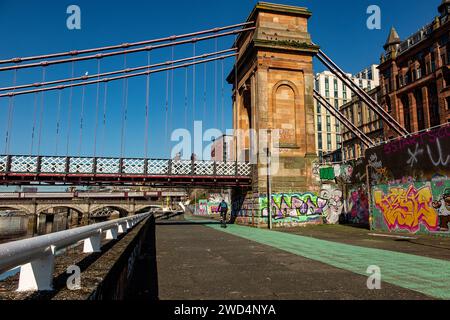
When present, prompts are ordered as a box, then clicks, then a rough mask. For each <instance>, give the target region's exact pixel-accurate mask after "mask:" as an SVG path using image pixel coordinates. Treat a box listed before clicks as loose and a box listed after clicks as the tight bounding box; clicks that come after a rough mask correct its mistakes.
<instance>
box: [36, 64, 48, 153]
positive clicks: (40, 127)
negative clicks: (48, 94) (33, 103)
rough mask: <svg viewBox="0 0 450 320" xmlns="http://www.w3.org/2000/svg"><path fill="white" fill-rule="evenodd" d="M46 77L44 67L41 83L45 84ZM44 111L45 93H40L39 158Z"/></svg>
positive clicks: (44, 68)
mask: <svg viewBox="0 0 450 320" xmlns="http://www.w3.org/2000/svg"><path fill="white" fill-rule="evenodd" d="M45 77H46V66H44V67H43V68H42V82H45ZM44 109H45V92H44V91H43V92H41V109H40V114H39V135H38V147H37V155H38V156H39V155H40V153H41V141H42V128H43V126H44V123H43V121H44Z"/></svg>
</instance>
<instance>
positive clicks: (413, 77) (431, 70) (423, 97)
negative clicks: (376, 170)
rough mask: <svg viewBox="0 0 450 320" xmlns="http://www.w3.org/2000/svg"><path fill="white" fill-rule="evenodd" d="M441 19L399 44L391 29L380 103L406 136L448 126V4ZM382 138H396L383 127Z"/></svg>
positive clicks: (446, 0)
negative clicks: (383, 136)
mask: <svg viewBox="0 0 450 320" xmlns="http://www.w3.org/2000/svg"><path fill="white" fill-rule="evenodd" d="M438 10H439V13H440V16H439V17H436V18H435V20H434V21H433V22H432V23H431V24H429V25H427V26H425V27H423V28H422V29H421V30H419V31H418V32H417V33H415V34H414V35H412V36H411V37H409V38H408V39H406V40H404V41H402V40H401V39H400V37H399V35H398V33H397V32H396V30H395V29H394V28H392V30H391V32H390V34H389V37H388V40H387V42H386V44H385V45H384V49H385V53H384V54H383V55H382V57H381V64H380V66H379V70H380V78H381V103H382V105H383V106H384V107H385V109H386V110H387V111H388V112H390V113H391V115H392V116H393V117H394V118H395V119H397V121H399V122H400V124H401V125H403V126H404V127H405V128H406V129H407V130H408V131H409V132H417V131H421V130H424V129H427V128H430V127H435V126H438V125H441V124H444V123H447V122H450V111H449V107H450V70H449V67H450V51H449V47H450V45H449V32H450V19H449V16H450V0H442V3H441V5H440V6H439V8H438ZM384 128H385V129H384V130H385V137H386V138H387V139H390V138H394V137H395V136H396V135H395V133H394V132H392V130H390V128H389V127H388V126H384Z"/></svg>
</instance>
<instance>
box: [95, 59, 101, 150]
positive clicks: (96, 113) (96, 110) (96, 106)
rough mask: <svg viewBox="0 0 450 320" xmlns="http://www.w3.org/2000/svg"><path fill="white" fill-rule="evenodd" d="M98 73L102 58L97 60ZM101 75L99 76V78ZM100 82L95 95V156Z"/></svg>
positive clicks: (98, 72)
mask: <svg viewBox="0 0 450 320" xmlns="http://www.w3.org/2000/svg"><path fill="white" fill-rule="evenodd" d="M97 74H100V60H97ZM99 79H100V77H99V76H98V77H97V80H99ZM99 99H100V82H98V83H97V90H96V97H95V128H94V158H95V157H96V156H97V132H98V114H99V108H100V100H99Z"/></svg>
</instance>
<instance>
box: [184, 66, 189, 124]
mask: <svg viewBox="0 0 450 320" xmlns="http://www.w3.org/2000/svg"><path fill="white" fill-rule="evenodd" d="M184 71H185V72H184V128H185V129H186V130H187V128H188V120H187V115H188V69H187V67H186V68H184Z"/></svg>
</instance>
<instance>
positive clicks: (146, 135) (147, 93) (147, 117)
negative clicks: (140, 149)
mask: <svg viewBox="0 0 450 320" xmlns="http://www.w3.org/2000/svg"><path fill="white" fill-rule="evenodd" d="M150 60H151V52H150V51H149V52H148V53H147V65H150ZM149 70H150V69H149ZM145 90H146V95H145V133H144V136H145V139H144V140H145V142H144V143H145V146H144V155H145V157H144V158H145V159H148V136H149V133H148V130H149V111H150V110H149V109H150V73H149V74H147V83H146V86H145Z"/></svg>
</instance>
